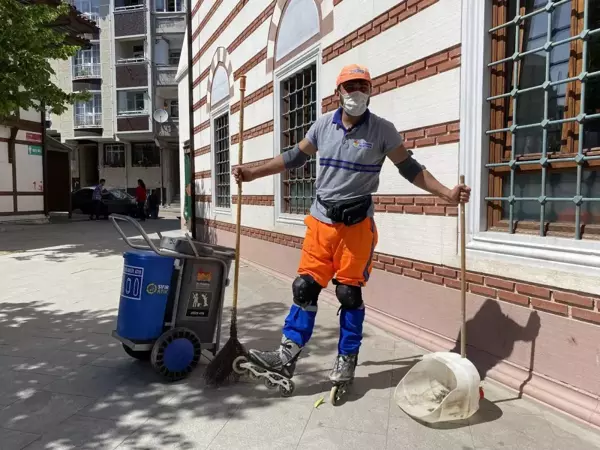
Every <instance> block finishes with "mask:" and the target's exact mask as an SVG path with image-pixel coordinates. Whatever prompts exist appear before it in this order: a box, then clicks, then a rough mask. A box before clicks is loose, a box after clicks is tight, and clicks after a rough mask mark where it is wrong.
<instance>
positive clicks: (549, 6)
mask: <svg viewBox="0 0 600 450" xmlns="http://www.w3.org/2000/svg"><path fill="white" fill-rule="evenodd" d="M522 2H523V0H516V1H515V12H514V17H513V19H512V20H510V21H508V22H506V23H504V24H501V25H498V26H496V27H493V28H491V29H490V30H489V33H490V34H492V33H494V32H496V31H498V30H502V29H508V28H509V27H513V26H514V41H515V51H514V53H513V54H512V55H511V56H508V57H506V58H503V59H500V60H498V61H492V62H490V63H489V64H488V67H489V68H493V67H495V66H498V65H500V64H504V63H509V62H512V63H513V68H512V69H513V73H512V90H511V91H510V92H505V93H503V94H500V95H495V96H492V97H488V98H487V101H488V102H492V101H494V100H498V99H503V98H510V99H511V100H510V101H511V102H512V111H513V113H512V125H511V126H510V127H504V128H498V129H492V130H488V131H486V134H487V135H488V136H489V135H493V134H497V133H506V132H508V133H510V139H511V152H510V153H511V154H510V160H509V161H507V162H498V163H489V164H486V165H485V167H486V168H488V169H492V168H495V167H509V169H510V186H509V195H508V197H504V196H500V197H489V196H488V197H485V200H486V201H487V202H494V201H501V202H507V203H508V208H509V214H508V216H509V217H508V222H509V233H511V234H512V233H514V232H515V217H514V209H515V203H517V202H526V201H537V202H539V204H540V227H539V234H540V235H541V236H545V231H544V230H545V218H546V204H547V203H548V202H573V203H574V204H575V239H581V207H582V204H584V203H586V202H600V198H597V197H583V196H582V195H581V186H582V172H583V168H584V165H585V164H586V162H588V161H593V160H600V155H592V156H590V155H586V154H584V151H583V145H584V124H585V123H586V122H589V121H592V120H598V119H600V113H598V114H586V109H585V98H586V97H585V94H586V84H587V83H588V82H589V81H590V80H592V79H594V78H596V77H600V70H599V71H595V72H588V43H589V41H590V40H591V39H592V37H593V36H596V35H599V34H600V28H599V29H595V30H590V29H589V12H590V7H589V3H590V0H585V1H584V10H583V31H581V33H579V34H576V35H573V36H570V37H569V38H567V39H562V40H557V41H553V40H552V31H553V26H552V14H553V12H554V11H555V10H556V8H557V7H559V6H561V5H563V4H567V3H569V4H570V3H571V0H560V1H552V0H549V1H548V2H547V3H546V5H545V6H544V7H542V8H538V9H536V10H534V11H532V12H529V13H527V14H523V15H521V14H520V11H521V5H522ZM509 13H510V11H509ZM544 13H545V14H546V15H547V17H548V25H547V32H546V42H545V44H544V45H543V46H540V47H538V48H534V49H530V50H527V51H523V52H522V51H520V45H521V37H522V36H520V32H521V30H520V25H521V24H522V23H523V22H524V21H525V20H527V19H531V18H533V17H534V16H537V15H539V14H544ZM575 40H581V41H583V52H582V56H581V58H582V68H581V72H580V73H579V74H578V75H577V76H572V77H568V78H565V79H560V80H557V81H552V80H551V75H550V66H551V51H552V49H554V48H555V47H557V46H559V45H563V44H567V43H569V42H572V41H575ZM540 52H545V80H544V82H543V83H542V84H539V85H536V86H532V87H527V88H524V89H519V64H518V63H519V62H520V61H523V59H524V57H525V56H527V55H531V54H535V53H540ZM571 82H580V83H581V96H580V103H579V104H580V108H579V114H578V115H577V116H575V117H568V118H562V119H557V120H550V119H549V117H548V107H549V96H550V91H551V90H552V88H555V87H557V86H560V85H564V84H567V83H571ZM537 90H542V91H543V92H544V111H543V120H542V121H541V122H537V123H530V124H524V125H519V124H518V123H517V104H518V99H519V96H520V95H522V94H524V93H526V92H531V91H537ZM569 122H577V124H578V134H579V139H578V150H577V154H576V155H575V156H572V157H563V158H560V157H559V158H552V159H551V160H550V159H549V158H548V129H549V128H550V127H552V126H556V125H562V124H565V123H569ZM535 128H538V129H539V128H541V129H542V149H541V150H542V151H541V156H540V158H539V159H527V160H517V157H516V154H515V151H516V147H517V142H516V137H517V134H518V133H519V131H520V130H526V129H535ZM561 162H574V163H576V166H577V181H576V194H575V196H573V197H549V196H548V195H547V193H546V179H547V174H548V165H549V164H550V163H552V164H554V163H561ZM531 164H539V165H540V166H541V192H540V195H539V197H517V196H515V172H516V171H517V170H518V169H519V168H520V167H521V166H525V165H531Z"/></svg>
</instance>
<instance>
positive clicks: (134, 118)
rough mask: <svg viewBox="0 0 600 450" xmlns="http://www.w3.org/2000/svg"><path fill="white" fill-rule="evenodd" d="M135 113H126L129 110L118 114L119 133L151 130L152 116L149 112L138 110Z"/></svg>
mask: <svg viewBox="0 0 600 450" xmlns="http://www.w3.org/2000/svg"><path fill="white" fill-rule="evenodd" d="M136 113H139V114H135V115H126V114H127V112H123V113H121V112H120V113H119V115H118V116H117V133H128V132H131V131H150V122H149V120H150V116H149V114H148V112H146V111H145V112H143V113H141V112H140V111H136Z"/></svg>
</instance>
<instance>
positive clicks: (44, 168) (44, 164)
mask: <svg viewBox="0 0 600 450" xmlns="http://www.w3.org/2000/svg"><path fill="white" fill-rule="evenodd" d="M41 107H42V186H43V191H42V193H43V199H44V215H45V216H48V189H47V186H48V167H47V161H48V160H47V157H46V105H45V104H44V103H42V104H41Z"/></svg>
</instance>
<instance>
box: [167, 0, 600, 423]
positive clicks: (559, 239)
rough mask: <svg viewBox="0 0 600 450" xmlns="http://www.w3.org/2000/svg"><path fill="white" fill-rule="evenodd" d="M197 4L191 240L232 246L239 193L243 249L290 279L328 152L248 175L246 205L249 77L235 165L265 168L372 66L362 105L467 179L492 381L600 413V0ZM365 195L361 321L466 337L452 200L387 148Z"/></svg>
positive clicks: (473, 302) (477, 310)
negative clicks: (349, 67) (243, 174)
mask: <svg viewBox="0 0 600 450" xmlns="http://www.w3.org/2000/svg"><path fill="white" fill-rule="evenodd" d="M193 13H194V23H193V27H194V28H193V29H194V30H195V32H194V34H193V36H192V39H193V52H194V53H193V61H194V65H193V68H192V77H193V80H194V92H193V98H194V104H193V111H194V125H195V127H194V129H193V132H194V148H193V149H191V153H192V154H193V155H194V156H193V157H194V162H195V170H196V173H195V183H196V184H195V186H196V194H197V197H196V199H195V200H196V202H195V204H196V208H195V209H196V215H197V216H198V219H197V221H198V236H200V237H203V238H207V239H211V240H213V241H216V242H218V243H220V244H225V245H234V234H233V232H234V230H235V218H236V210H237V208H238V207H241V208H242V209H243V211H242V217H243V233H244V237H243V240H242V255H243V256H244V257H245V258H247V259H248V260H251V261H253V262H254V263H257V264H260V265H263V266H265V267H268V268H270V269H272V270H274V271H277V272H280V273H282V274H284V275H287V276H289V277H290V280H291V277H294V276H295V274H296V268H297V264H298V262H299V256H300V248H301V247H302V243H303V236H304V233H305V231H306V229H305V225H304V223H303V220H304V217H305V215H306V214H307V213H308V211H309V206H310V204H311V203H312V202H313V201H314V200H315V187H314V182H315V177H316V174H317V173H318V171H319V167H320V164H319V157H318V155H317V157H315V158H313V160H311V161H310V162H309V163H308V164H306V165H305V167H304V168H302V169H299V170H294V171H289V172H287V173H285V174H282V175H281V176H277V177H274V178H265V179H260V180H256V181H254V182H252V183H248V184H245V185H244V196H243V198H242V202H241V203H242V204H241V205H238V204H237V202H236V195H235V194H236V186H235V183H234V182H233V180H232V178H231V177H230V175H229V174H230V172H231V168H232V167H234V166H235V165H236V164H237V161H238V148H239V141H240V130H239V116H240V107H241V105H240V93H239V79H240V76H241V75H242V74H245V75H246V76H247V92H246V100H245V103H244V108H245V126H244V130H243V137H244V163H246V164H253V165H260V164H263V163H264V162H265V161H267V160H268V159H270V158H272V157H274V156H275V155H278V154H280V153H281V152H284V151H286V150H288V149H290V148H292V147H293V146H294V145H295V144H296V143H297V142H298V141H299V140H300V139H302V138H303V136H304V134H305V133H306V131H307V130H308V129H309V127H310V126H311V124H312V123H313V122H314V121H315V119H316V118H318V117H320V116H321V115H323V114H327V113H330V112H332V111H334V110H336V108H338V106H339V103H338V98H337V97H336V96H335V95H334V90H335V88H336V86H335V79H336V76H337V74H338V73H339V71H340V69H341V68H342V67H343V66H344V65H346V64H350V63H359V64H364V65H366V66H368V67H369V68H370V71H371V75H372V76H373V92H372V97H371V101H370V109H371V110H372V111H373V112H374V113H376V114H378V115H380V116H383V117H385V118H386V119H388V120H390V121H392V122H393V123H394V125H395V126H396V128H397V130H398V132H399V133H400V134H401V135H402V136H403V138H404V141H405V146H406V147H408V148H410V149H412V150H413V151H414V155H415V157H416V159H417V160H419V161H420V162H421V163H422V164H424V165H425V166H426V167H427V168H428V169H429V170H430V171H431V173H433V174H434V175H435V176H436V177H437V178H438V179H439V180H440V181H441V182H442V183H444V184H446V185H448V186H454V185H455V184H456V183H457V182H458V180H459V175H461V174H464V175H465V176H466V181H467V183H468V184H469V185H470V186H472V188H473V192H472V201H471V203H470V204H469V205H468V207H467V214H466V216H467V217H466V227H467V236H466V240H467V264H468V267H467V282H468V299H467V301H468V305H467V308H468V319H469V322H468V325H467V336H468V342H467V344H468V356H469V358H470V359H471V360H473V361H474V362H475V363H476V365H477V366H478V368H479V369H480V372H481V374H482V376H485V377H488V378H493V379H496V380H498V381H500V382H502V383H504V384H506V385H508V386H511V387H513V388H515V389H517V390H520V391H521V392H524V393H525V394H526V395H531V396H533V397H535V398H537V399H539V400H542V401H544V402H546V403H548V404H550V405H553V406H555V407H557V408H559V409H561V410H563V411H566V412H568V413H570V414H572V415H574V416H577V417H579V418H580V419H582V420H584V421H589V422H591V423H594V424H596V425H600V402H599V399H600V366H599V363H598V355H600V284H599V283H598V279H599V278H598V277H599V276H600V242H598V225H599V224H600V209H599V207H598V205H599V203H598V201H599V200H600V182H599V181H598V176H597V175H598V164H597V161H598V160H599V158H600V156H598V154H599V151H600V120H599V119H600V114H599V113H600V90H599V89H598V88H599V86H600V83H599V80H600V60H599V59H598V55H599V54H600V47H599V43H600V29H599V28H600V7H599V6H598V2H592V1H583V0H573V1H548V0H531V1H526V2H525V1H517V0H463V1H462V2H458V1H456V0H404V1H398V0H373V1H365V0H253V1H248V0H222V1H209V0H198V1H196V2H195V7H194V10H193ZM182 63H183V62H182ZM180 69H181V70H180V73H182V74H183V73H184V70H185V68H184V67H180ZM188 70H189V68H188ZM186 83H187V80H186V79H185V78H182V79H181V84H180V97H179V104H180V107H181V108H182V110H184V109H185V110H187V107H186V106H185V104H186V103H187V92H188V91H187V84H186ZM184 144H185V142H183V141H182V142H180V146H181V148H182V149H183V146H184ZM180 153H181V155H182V158H183V157H184V156H185V154H184V152H183V150H180ZM182 167H183V164H182ZM374 202H375V207H376V211H377V212H376V217H375V221H376V224H377V227H378V232H379V241H378V244H377V247H376V249H375V256H374V259H375V261H374V263H373V264H374V270H373V274H372V275H371V278H370V280H369V282H368V285H367V287H366V288H365V289H364V298H365V302H366V304H367V306H368V310H367V318H368V320H370V321H371V322H373V323H376V324H378V325H380V326H382V327H384V328H385V329H387V330H389V331H391V332H393V333H396V334H398V335H401V336H403V337H404V338H406V339H408V340H410V341H412V342H415V343H416V344H418V345H420V346H422V347H424V348H426V349H428V350H441V349H445V350H447V349H453V348H454V349H457V347H456V340H457V336H459V329H460V301H459V300H460V280H459V278H460V271H459V270H458V269H459V265H460V253H459V250H458V244H459V242H460V236H459V217H458V209H457V207H456V206H453V205H449V204H446V203H444V202H443V201H441V200H440V199H438V198H435V197H433V196H431V195H428V194H427V193H426V192H423V191H421V190H420V189H418V188H416V187H415V186H413V185H412V184H410V183H408V182H407V181H406V180H404V179H403V178H402V177H401V176H400V175H399V174H398V171H397V169H396V168H395V167H394V165H393V164H392V163H390V162H389V161H388V162H386V163H385V164H384V165H383V167H382V169H381V182H380V187H379V191H378V192H377V194H376V195H375V197H374ZM330 288H331V286H330ZM291 297H292V292H291V283H290V302H291V301H292V298H291ZM241 301H242V302H243V299H242V300H241ZM318 338H319V337H318V335H315V336H314V337H313V339H318ZM366 341H367V342H368V341H369V338H367V339H366Z"/></svg>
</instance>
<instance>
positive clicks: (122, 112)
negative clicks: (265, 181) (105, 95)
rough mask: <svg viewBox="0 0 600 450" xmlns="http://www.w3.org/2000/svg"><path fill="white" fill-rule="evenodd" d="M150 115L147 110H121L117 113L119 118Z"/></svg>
mask: <svg viewBox="0 0 600 450" xmlns="http://www.w3.org/2000/svg"><path fill="white" fill-rule="evenodd" d="M147 115H148V111H147V110H145V109H138V110H135V109H134V110H131V111H128V110H119V111H118V112H117V116H147Z"/></svg>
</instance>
